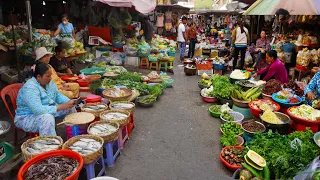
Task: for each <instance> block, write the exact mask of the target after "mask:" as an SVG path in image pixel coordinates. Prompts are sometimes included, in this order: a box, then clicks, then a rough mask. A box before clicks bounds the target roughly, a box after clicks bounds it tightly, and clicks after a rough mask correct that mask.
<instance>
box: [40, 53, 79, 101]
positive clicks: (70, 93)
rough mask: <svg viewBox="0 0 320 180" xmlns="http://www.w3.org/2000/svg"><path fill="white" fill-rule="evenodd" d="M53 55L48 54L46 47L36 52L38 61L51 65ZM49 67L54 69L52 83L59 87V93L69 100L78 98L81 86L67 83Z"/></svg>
mask: <svg viewBox="0 0 320 180" xmlns="http://www.w3.org/2000/svg"><path fill="white" fill-rule="evenodd" d="M51 55H52V53H51V52H48V51H47V49H46V48H45V47H41V48H38V49H37V50H36V61H39V62H42V63H45V64H48V65H49V62H50V57H51ZM49 67H50V68H51V69H52V73H51V74H52V76H51V79H52V82H53V83H54V84H55V85H56V86H57V88H58V89H59V91H60V92H61V93H62V94H64V95H65V96H67V97H68V98H70V99H72V98H78V96H79V90H80V86H79V84H77V83H66V82H64V81H63V80H62V79H61V78H60V77H59V76H58V74H57V72H56V71H55V70H54V68H53V67H52V66H51V65H49Z"/></svg>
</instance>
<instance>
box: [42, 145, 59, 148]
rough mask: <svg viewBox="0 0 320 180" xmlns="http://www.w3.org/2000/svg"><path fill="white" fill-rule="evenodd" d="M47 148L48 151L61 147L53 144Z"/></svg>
mask: <svg viewBox="0 0 320 180" xmlns="http://www.w3.org/2000/svg"><path fill="white" fill-rule="evenodd" d="M45 148H47V149H58V148H59V145H53V144H50V145H45Z"/></svg>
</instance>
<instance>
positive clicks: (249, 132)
mask: <svg viewBox="0 0 320 180" xmlns="http://www.w3.org/2000/svg"><path fill="white" fill-rule="evenodd" d="M253 121H254V120H253ZM249 122H250V121H244V122H242V124H241V128H242V129H243V130H244V132H245V133H246V134H247V135H248V136H251V137H252V136H253V135H254V134H255V133H256V132H252V131H248V130H246V129H245V128H243V125H244V124H246V123H249ZM254 122H255V123H256V124H260V125H262V126H263V131H262V133H263V132H265V131H266V126H265V125H264V124H262V123H261V122H258V121H254Z"/></svg>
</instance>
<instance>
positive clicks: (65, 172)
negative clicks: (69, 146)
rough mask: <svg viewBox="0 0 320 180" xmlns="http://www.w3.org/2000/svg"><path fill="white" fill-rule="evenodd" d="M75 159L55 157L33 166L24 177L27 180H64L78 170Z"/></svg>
mask: <svg viewBox="0 0 320 180" xmlns="http://www.w3.org/2000/svg"><path fill="white" fill-rule="evenodd" d="M78 166H79V163H78V161H77V160H75V159H71V158H68V157H64V156H53V157H49V158H48V159H45V160H42V161H40V162H38V163H36V164H33V165H31V166H30V167H29V168H28V170H27V172H26V173H25V175H24V179H25V180H44V179H50V180H63V179H66V178H67V177H68V176H70V175H71V174H73V173H74V172H75V171H76V170H77V169H78Z"/></svg>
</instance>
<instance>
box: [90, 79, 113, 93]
mask: <svg viewBox="0 0 320 180" xmlns="http://www.w3.org/2000/svg"><path fill="white" fill-rule="evenodd" d="M115 84H116V83H115V82H114V81H113V80H111V79H108V78H104V79H102V80H97V81H91V82H90V84H89V88H90V89H91V91H95V90H96V89H98V88H103V89H109V88H113V87H114V85H115Z"/></svg>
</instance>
